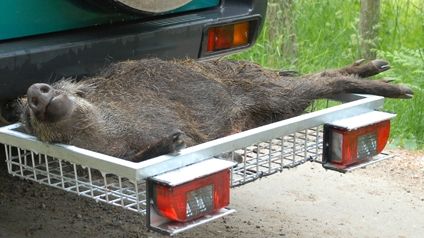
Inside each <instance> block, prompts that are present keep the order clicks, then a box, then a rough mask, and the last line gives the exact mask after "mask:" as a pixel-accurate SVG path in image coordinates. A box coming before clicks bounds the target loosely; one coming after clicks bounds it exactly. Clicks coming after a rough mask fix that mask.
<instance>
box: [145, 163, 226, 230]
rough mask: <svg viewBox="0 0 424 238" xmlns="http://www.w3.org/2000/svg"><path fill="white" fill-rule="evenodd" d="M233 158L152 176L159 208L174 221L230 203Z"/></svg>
mask: <svg viewBox="0 0 424 238" xmlns="http://www.w3.org/2000/svg"><path fill="white" fill-rule="evenodd" d="M233 165H234V163H233V162H229V161H222V160H217V159H212V160H210V161H209V162H208V161H206V164H205V163H200V164H194V165H191V166H188V167H185V168H182V169H178V170H175V171H171V172H169V173H166V174H163V175H158V176H156V177H154V178H153V180H152V183H151V186H152V188H151V189H152V202H153V207H154V208H155V210H156V212H157V213H158V214H159V215H161V216H164V217H166V218H167V219H169V220H172V221H178V222H187V221H191V220H194V219H196V218H199V217H202V216H204V215H207V214H211V213H214V212H217V211H218V210H220V209H221V208H224V207H226V206H228V205H229V203H230V169H229V167H231V166H233Z"/></svg>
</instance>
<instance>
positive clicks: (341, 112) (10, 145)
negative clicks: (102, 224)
mask: <svg viewBox="0 0 424 238" xmlns="http://www.w3.org/2000/svg"><path fill="white" fill-rule="evenodd" d="M334 100H336V101H340V102H342V104H340V105H336V106H333V107H329V108H326V109H322V110H318V111H314V112H310V113H305V114H303V115H300V116H297V117H293V118H290V119H287V120H283V121H279V122H276V123H272V124H269V125H265V126H261V127H258V128H254V129H251V130H248V131H244V132H240V133H237V134H234V135H230V136H227V137H223V138H220V139H217V140H213V141H209V142H206V143H203V144H199V145H196V146H193V147H189V148H186V149H183V150H182V151H181V152H180V153H179V154H178V155H175V156H172V155H163V156H159V157H156V158H153V159H150V160H147V161H143V162H139V163H134V162H129V161H125V160H122V159H119V158H115V157H111V156H107V155H104V154H101V153H96V152H93V151H90V150H86V149H82V148H78V147H75V146H71V145H64V144H48V143H43V142H41V141H39V140H38V139H37V138H35V137H34V136H31V135H28V134H25V133H23V132H22V128H21V125H20V124H19V123H17V124H13V125H9V126H6V127H3V128H0V143H3V144H4V147H5V151H6V163H7V168H8V172H9V173H10V174H12V175H14V176H19V177H22V178H24V179H29V180H33V181H36V182H39V183H42V184H46V185H50V186H53V187H56V188H59V189H62V190H65V191H69V192H73V193H76V194H78V195H81V196H85V197H89V198H92V199H95V200H96V201H102V202H106V203H109V204H111V205H116V206H120V207H123V208H125V209H129V210H133V211H136V212H138V213H140V214H142V215H146V188H145V187H146V182H145V180H146V179H147V178H149V177H151V176H155V175H158V174H161V173H165V172H168V171H171V170H174V169H177V168H181V167H183V166H187V165H190V164H193V163H196V162H200V161H203V160H206V159H210V158H212V157H220V155H222V154H223V153H225V154H228V153H229V154H230V155H233V156H232V158H237V157H240V156H241V157H242V160H240V161H237V162H238V164H237V165H236V166H235V167H233V168H232V184H231V185H232V186H233V187H235V186H240V185H243V184H246V183H248V182H252V181H255V180H257V179H259V178H261V177H264V176H268V175H271V174H274V173H276V172H281V171H282V170H283V169H286V168H291V167H295V166H297V165H300V164H302V163H305V162H307V161H318V160H319V159H320V157H321V156H322V125H323V124H325V123H330V122H332V121H335V120H340V119H343V118H348V117H351V116H355V115H358V114H362V113H366V112H370V111H374V110H376V109H379V108H380V107H382V106H383V103H384V98H383V97H380V96H371V95H358V94H347V95H339V96H337V97H335V99H334Z"/></svg>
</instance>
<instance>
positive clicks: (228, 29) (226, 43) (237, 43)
mask: <svg viewBox="0 0 424 238" xmlns="http://www.w3.org/2000/svg"><path fill="white" fill-rule="evenodd" d="M257 25H258V21H257V19H253V20H252V19H247V20H245V21H238V22H228V23H223V24H220V25H212V26H208V27H207V28H206V30H205V31H204V33H203V47H202V55H204V56H208V55H213V54H218V53H224V52H228V51H234V50H238V49H242V48H247V47H249V46H250V45H252V41H253V39H254V38H255V37H254V36H255V34H257V29H258V27H257Z"/></svg>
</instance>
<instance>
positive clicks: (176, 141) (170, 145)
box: [130, 130, 186, 162]
mask: <svg viewBox="0 0 424 238" xmlns="http://www.w3.org/2000/svg"><path fill="white" fill-rule="evenodd" d="M183 137H184V133H183V132H182V131H180V130H175V131H174V132H173V133H171V134H170V135H169V136H167V137H164V138H162V139H160V140H159V141H157V142H155V143H152V144H150V145H147V146H144V148H143V150H142V151H140V152H138V153H136V154H135V155H133V156H130V160H131V161H133V162H140V161H144V160H147V159H151V158H154V157H157V156H160V155H165V154H177V153H178V152H179V151H180V150H181V149H183V148H184V147H185V146H186V144H185V141H184V139H183ZM146 147H147V148H146Z"/></svg>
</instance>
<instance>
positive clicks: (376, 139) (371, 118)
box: [323, 112, 394, 172]
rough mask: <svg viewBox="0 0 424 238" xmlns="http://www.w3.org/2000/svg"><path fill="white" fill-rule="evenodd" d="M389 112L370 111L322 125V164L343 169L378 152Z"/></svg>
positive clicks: (386, 135) (384, 140)
mask: <svg viewBox="0 0 424 238" xmlns="http://www.w3.org/2000/svg"><path fill="white" fill-rule="evenodd" d="M392 117H394V115H393V114H389V113H384V112H372V113H367V114H363V115H359V116H356V117H353V118H349V119H345V120H340V121H337V122H335V123H332V124H326V125H324V148H323V167H325V168H328V169H334V170H338V171H341V172H346V171H347V170H348V169H349V168H350V167H352V166H357V165H360V164H366V163H368V162H370V161H372V160H373V157H374V156H376V155H378V154H380V153H381V152H382V151H383V149H384V147H385V146H386V144H387V141H388V139H389V135H390V118H392Z"/></svg>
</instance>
